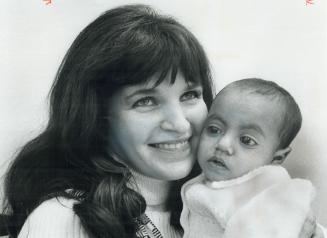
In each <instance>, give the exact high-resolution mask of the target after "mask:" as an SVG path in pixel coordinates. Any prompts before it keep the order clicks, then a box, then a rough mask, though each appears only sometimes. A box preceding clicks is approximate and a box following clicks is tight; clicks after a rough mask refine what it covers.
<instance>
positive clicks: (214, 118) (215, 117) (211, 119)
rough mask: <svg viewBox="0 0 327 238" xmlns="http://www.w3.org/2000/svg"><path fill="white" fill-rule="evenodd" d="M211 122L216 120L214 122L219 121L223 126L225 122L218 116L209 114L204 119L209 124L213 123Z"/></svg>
mask: <svg viewBox="0 0 327 238" xmlns="http://www.w3.org/2000/svg"><path fill="white" fill-rule="evenodd" d="M213 120H216V121H219V122H221V123H223V124H226V121H224V120H223V119H222V118H220V117H219V116H218V115H216V114H211V115H209V116H208V117H207V119H206V122H209V121H213Z"/></svg>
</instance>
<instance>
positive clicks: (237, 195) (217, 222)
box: [181, 166, 315, 238]
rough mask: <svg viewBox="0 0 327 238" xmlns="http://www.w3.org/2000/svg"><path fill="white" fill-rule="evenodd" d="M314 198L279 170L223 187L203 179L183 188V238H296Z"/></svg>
mask: <svg viewBox="0 0 327 238" xmlns="http://www.w3.org/2000/svg"><path fill="white" fill-rule="evenodd" d="M314 194H315V191H314V188H313V186H312V184H311V183H310V182H309V181H307V180H303V179H291V178H290V176H289V175H288V173H287V171H286V170H285V169H283V168H282V167H280V166H264V167H261V168H259V169H256V170H254V171H251V172H250V173H248V174H246V175H244V176H242V177H239V178H236V179H232V180H228V181H221V182H208V181H206V180H205V178H204V176H203V175H200V176H198V177H196V178H194V179H192V180H190V181H189V182H187V183H186V184H185V185H184V186H183V188H182V199H183V204H184V205H183V211H182V216H181V224H182V226H183V228H184V238H192V237H203V238H211V237H212V238H213V237H215V238H220V237H224V238H236V237H238V238H239V237H242V238H247V237H251V238H256V237H260V238H262V237H264V238H270V237H274V238H279V237H283V238H292V237H294V238H297V237H298V235H299V233H300V231H301V228H302V225H303V223H304V220H305V218H306V217H307V215H308V213H309V211H310V209H311V202H312V200H313V197H314Z"/></svg>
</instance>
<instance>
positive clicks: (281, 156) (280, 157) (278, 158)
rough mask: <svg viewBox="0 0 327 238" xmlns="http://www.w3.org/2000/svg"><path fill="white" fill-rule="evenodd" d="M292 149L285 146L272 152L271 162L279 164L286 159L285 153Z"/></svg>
mask: <svg viewBox="0 0 327 238" xmlns="http://www.w3.org/2000/svg"><path fill="white" fill-rule="evenodd" d="M291 151H292V149H291V147H286V148H284V149H280V150H277V151H276V152H275V154H274V157H273V160H272V161H271V163H272V164H281V163H283V162H284V160H285V159H286V157H287V155H288V154H289V153H290V152H291Z"/></svg>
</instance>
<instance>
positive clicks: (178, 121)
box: [160, 106, 191, 134]
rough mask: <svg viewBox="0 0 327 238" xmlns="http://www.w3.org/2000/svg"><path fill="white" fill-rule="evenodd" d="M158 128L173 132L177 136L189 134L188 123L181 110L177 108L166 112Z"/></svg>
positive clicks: (189, 126) (189, 127)
mask: <svg viewBox="0 0 327 238" xmlns="http://www.w3.org/2000/svg"><path fill="white" fill-rule="evenodd" d="M160 127H161V129H162V130H166V131H174V132H177V133H179V134H184V133H189V132H190V130H191V125H190V122H189V121H188V119H187V117H186V114H185V113H184V111H183V109H182V108H181V107H179V106H176V107H173V108H170V109H169V110H167V112H166V113H165V116H164V118H163V120H162V121H161V123H160Z"/></svg>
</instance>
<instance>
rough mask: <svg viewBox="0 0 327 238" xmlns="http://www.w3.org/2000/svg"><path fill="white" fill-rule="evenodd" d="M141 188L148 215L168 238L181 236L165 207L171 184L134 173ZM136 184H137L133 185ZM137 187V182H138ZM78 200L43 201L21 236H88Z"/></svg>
mask: <svg viewBox="0 0 327 238" xmlns="http://www.w3.org/2000/svg"><path fill="white" fill-rule="evenodd" d="M133 175H134V178H135V182H136V185H137V188H136V189H138V191H139V192H140V193H141V194H142V196H143V197H144V198H145V200H146V202H147V208H146V214H147V216H148V217H149V218H150V219H151V220H152V222H153V223H154V224H155V226H156V227H157V228H158V229H159V231H160V232H161V234H162V235H163V237H164V238H181V237H182V234H180V233H178V231H177V230H175V229H174V228H173V227H172V226H171V225H170V223H169V222H170V213H169V212H168V211H166V209H165V202H166V200H167V195H168V190H169V186H170V184H169V183H168V182H163V181H160V180H155V179H152V178H149V177H145V176H143V175H140V174H137V173H134V172H133ZM131 186H133V185H131ZM134 188H135V185H134ZM76 202H77V201H75V200H73V199H66V198H62V197H60V198H52V199H50V200H47V201H45V202H43V203H42V204H41V205H40V206H38V207H37V208H36V209H35V210H34V211H33V212H32V213H31V214H30V216H29V217H28V219H27V220H26V222H25V224H24V226H23V227H22V229H21V231H20V233H19V236H18V237H19V238H45V237H47V238H58V237H61V238H87V237H88V235H87V234H86V232H85V230H84V228H83V227H82V225H81V222H80V219H79V217H78V216H77V215H76V214H75V213H74V211H73V209H72V207H73V205H74V203H76Z"/></svg>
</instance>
